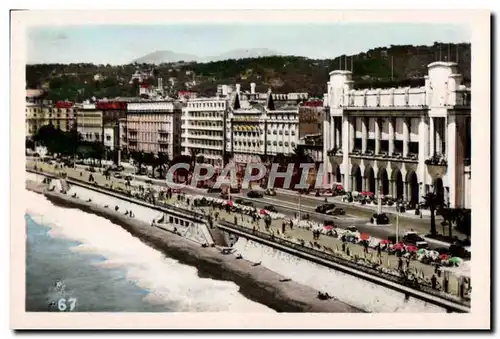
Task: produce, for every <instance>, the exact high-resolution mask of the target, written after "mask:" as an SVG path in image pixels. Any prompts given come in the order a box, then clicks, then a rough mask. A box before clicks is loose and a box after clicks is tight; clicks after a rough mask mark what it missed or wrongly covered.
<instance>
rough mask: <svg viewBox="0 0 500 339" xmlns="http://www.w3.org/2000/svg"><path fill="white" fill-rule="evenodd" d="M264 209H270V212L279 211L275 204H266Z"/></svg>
mask: <svg viewBox="0 0 500 339" xmlns="http://www.w3.org/2000/svg"><path fill="white" fill-rule="evenodd" d="M264 209H265V210H268V211H269V212H273V213H278V210H277V209H276V207H274V206H273V205H267V206H264Z"/></svg>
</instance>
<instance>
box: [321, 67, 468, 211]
mask: <svg viewBox="0 0 500 339" xmlns="http://www.w3.org/2000/svg"><path fill="white" fill-rule="evenodd" d="M456 70H457V65H456V64H455V63H450V62H434V63H431V64H430V65H429V66H428V76H426V78H425V86H422V87H420V88H389V89H380V88H379V89H371V90H354V89H353V82H352V81H351V72H349V71H333V72H330V81H329V82H328V93H327V94H325V99H326V100H325V105H326V106H328V114H327V116H326V117H325V122H324V126H323V128H324V142H323V143H324V145H323V151H324V161H325V165H326V168H327V170H328V172H329V173H330V183H333V182H338V183H342V184H343V185H344V188H345V189H346V190H347V191H371V192H378V191H379V190H380V189H381V190H382V193H383V194H388V195H392V196H393V197H397V198H403V199H404V200H406V201H411V202H414V203H418V202H421V200H422V196H424V195H425V194H426V193H427V192H436V193H437V194H438V195H440V196H441V197H442V198H443V200H444V201H445V202H447V203H448V204H449V206H450V207H452V208H453V207H470V188H471V184H470V183H471V179H470V175H471V172H470V157H471V154H470V118H471V117H470V100H471V95H470V88H466V87H465V86H464V85H462V83H461V81H462V77H461V75H459V74H456Z"/></svg>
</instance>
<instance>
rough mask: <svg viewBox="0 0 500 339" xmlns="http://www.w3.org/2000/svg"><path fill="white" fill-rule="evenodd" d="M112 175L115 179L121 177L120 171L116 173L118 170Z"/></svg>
mask: <svg viewBox="0 0 500 339" xmlns="http://www.w3.org/2000/svg"><path fill="white" fill-rule="evenodd" d="M113 176H114V177H115V178H117V179H121V178H123V177H122V175H121V174H120V173H118V172H116V173H115V174H113Z"/></svg>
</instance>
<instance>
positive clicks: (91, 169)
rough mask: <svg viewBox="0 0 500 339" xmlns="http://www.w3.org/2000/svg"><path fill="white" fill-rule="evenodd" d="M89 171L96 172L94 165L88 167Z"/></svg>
mask: <svg viewBox="0 0 500 339" xmlns="http://www.w3.org/2000/svg"><path fill="white" fill-rule="evenodd" d="M87 171H89V172H92V173H95V168H94V167H92V166H91V167H88V168H87Z"/></svg>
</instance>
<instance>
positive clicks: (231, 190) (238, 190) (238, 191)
mask: <svg viewBox="0 0 500 339" xmlns="http://www.w3.org/2000/svg"><path fill="white" fill-rule="evenodd" d="M229 191H230V192H231V194H238V193H240V189H239V187H231V188H230V189H229Z"/></svg>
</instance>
